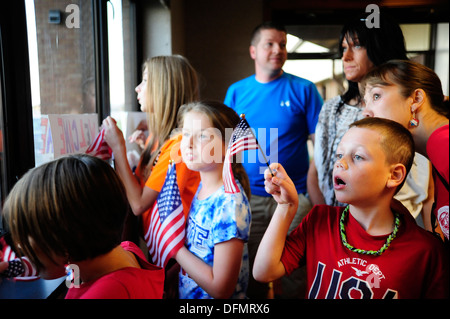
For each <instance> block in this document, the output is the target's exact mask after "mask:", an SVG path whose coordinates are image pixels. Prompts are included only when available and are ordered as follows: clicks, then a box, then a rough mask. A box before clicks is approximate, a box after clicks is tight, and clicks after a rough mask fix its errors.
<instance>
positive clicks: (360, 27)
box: [339, 13, 407, 107]
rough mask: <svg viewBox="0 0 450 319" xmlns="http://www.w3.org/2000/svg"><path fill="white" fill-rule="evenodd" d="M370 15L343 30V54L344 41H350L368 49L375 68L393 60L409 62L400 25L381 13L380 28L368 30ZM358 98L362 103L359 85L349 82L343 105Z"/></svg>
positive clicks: (340, 42)
mask: <svg viewBox="0 0 450 319" xmlns="http://www.w3.org/2000/svg"><path fill="white" fill-rule="evenodd" d="M368 15H369V14H368V13H364V14H362V15H361V16H359V17H357V18H355V19H353V20H351V21H349V22H348V23H347V24H346V25H344V27H343V28H342V31H341V34H340V37H339V51H340V53H341V56H342V54H343V48H342V41H343V40H344V38H345V39H346V40H347V42H350V39H351V40H352V42H354V43H358V44H359V45H360V46H362V47H364V48H366V50H367V56H368V57H369V59H370V61H372V63H373V64H374V65H375V66H378V65H380V64H382V63H384V62H387V61H389V60H392V59H399V60H407V57H406V47H405V39H404V37H403V33H402V30H401V29H400V26H399V25H398V23H396V22H395V21H394V20H392V19H391V18H390V17H389V16H387V15H386V14H384V13H380V15H379V17H380V24H379V27H375V26H374V27H372V28H368V27H367V25H366V19H367V17H368ZM354 98H356V99H357V100H358V104H359V103H360V102H361V97H360V94H359V89H358V83H357V82H353V81H348V90H347V91H346V92H345V93H344V94H343V95H342V98H341V104H340V105H339V107H340V106H342V105H343V104H345V103H348V102H349V101H350V100H352V99H354Z"/></svg>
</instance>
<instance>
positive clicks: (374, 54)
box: [308, 13, 430, 216]
mask: <svg viewBox="0 0 450 319" xmlns="http://www.w3.org/2000/svg"><path fill="white" fill-rule="evenodd" d="M367 15H368V14H367V13H366V14H364V15H363V16H361V17H358V18H356V19H354V20H352V21H350V22H349V23H348V24H346V25H345V26H344V27H343V29H342V31H341V35H340V38H339V40H340V44H339V48H340V52H341V54H342V63H343V68H344V74H345V77H346V79H347V81H348V90H347V91H346V92H345V93H344V94H343V95H340V96H336V97H334V98H331V99H330V100H328V101H326V102H325V103H324V105H323V107H322V110H321V112H320V115H319V121H318V123H317V127H316V141H315V143H314V160H313V161H312V163H311V166H310V170H309V172H308V194H309V196H310V199H311V202H312V203H313V205H314V204H327V205H332V206H342V205H343V204H341V203H339V201H337V200H336V197H335V194H334V187H333V186H334V185H333V177H332V171H333V165H334V162H335V154H336V148H337V146H338V144H339V142H340V140H341V138H342V136H343V135H344V133H345V132H346V131H347V130H348V127H349V125H350V124H351V123H353V122H355V121H356V120H359V119H361V118H362V117H363V115H362V108H363V106H364V105H363V100H362V98H361V96H360V92H359V89H358V84H359V82H360V81H361V80H362V79H363V78H364V76H365V75H366V74H367V73H368V72H369V71H370V70H372V69H373V68H374V67H375V66H377V65H380V64H382V63H383V62H386V61H388V60H391V59H407V57H406V48H405V41H404V38H403V33H402V31H401V29H400V26H399V25H398V24H397V23H396V22H394V21H392V20H391V19H390V18H389V17H387V16H386V15H384V14H383V13H381V14H380V27H379V28H375V27H374V28H368V27H367V26H366V21H365V20H366V19H365V18H366V17H367ZM415 163H416V164H417V165H414V166H413V168H412V174H409V176H408V179H407V183H406V184H405V188H404V189H403V190H402V191H400V193H399V194H397V196H396V198H397V199H399V200H401V201H402V203H403V204H404V205H405V206H406V207H407V208H408V209H409V210H410V212H411V213H412V214H413V215H414V216H417V215H418V214H419V213H420V212H421V211H422V207H423V205H424V203H423V201H424V200H426V199H427V198H428V185H429V176H430V167H429V164H428V163H427V161H426V159H425V158H423V157H421V158H418V156H416V160H415ZM422 167H423V171H424V172H420V174H416V171H417V169H422ZM413 177H414V178H413ZM412 184H416V185H412ZM408 185H410V186H411V187H409V186H408ZM417 186H418V187H417ZM413 189H414V190H415V189H419V190H420V189H422V191H421V193H420V194H418V193H417V192H415V191H413Z"/></svg>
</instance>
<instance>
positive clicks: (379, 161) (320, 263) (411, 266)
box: [253, 118, 449, 299]
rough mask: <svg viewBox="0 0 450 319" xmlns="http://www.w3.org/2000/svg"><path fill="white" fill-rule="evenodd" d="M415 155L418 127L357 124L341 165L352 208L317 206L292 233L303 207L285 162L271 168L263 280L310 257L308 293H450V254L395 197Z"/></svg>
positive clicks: (338, 173) (337, 177)
mask: <svg viewBox="0 0 450 319" xmlns="http://www.w3.org/2000/svg"><path fill="white" fill-rule="evenodd" d="M413 157H414V142H413V140H412V137H411V134H410V133H409V132H408V131H407V130H406V129H405V128H403V127H402V126H401V125H400V124H398V123H395V122H393V121H390V120H386V119H380V118H366V119H363V120H360V121H357V122H355V123H353V124H352V125H351V126H350V129H349V131H348V132H347V133H346V134H345V135H344V137H343V138H342V140H341V142H340V144H339V147H338V149H337V154H336V164H335V167H334V170H333V179H334V183H335V193H336V198H337V199H338V200H339V201H340V202H345V203H348V204H349V205H348V206H347V207H345V208H340V207H331V206H326V205H317V206H315V207H314V208H313V209H312V210H311V212H310V213H309V214H308V216H306V217H305V219H304V220H303V221H302V223H301V224H300V225H299V226H298V227H297V228H296V229H295V230H294V231H293V232H292V233H291V234H289V236H287V237H286V235H287V232H288V228H289V225H290V223H291V221H292V218H293V217H294V213H295V211H296V207H297V196H296V192H295V187H294V185H293V183H292V181H291V180H290V178H289V176H287V174H286V172H285V170H284V168H283V167H282V166H281V165H279V164H272V165H271V168H272V170H273V169H276V170H277V174H276V176H275V177H272V176H271V175H270V174H266V181H265V185H266V191H267V192H268V193H270V194H272V195H273V197H274V198H275V200H276V201H277V202H278V206H277V209H276V211H275V214H274V216H273V217H272V221H271V222H270V225H269V227H268V228H267V231H266V233H265V235H264V238H263V240H262V241H261V244H260V246H259V249H258V253H257V256H256V259H255V264H254V267H253V275H254V277H255V279H256V280H259V281H263V282H269V281H272V280H275V279H277V278H279V277H281V276H283V275H285V274H289V273H291V272H292V271H293V270H294V269H295V268H297V267H300V266H302V265H304V264H306V268H307V287H308V289H307V297H308V298H327V299H329V298H330V299H334V298H338V299H348V298H362V299H365V298H368V299H369V298H370V299H372V298H373V299H381V298H385V299H393V298H402V299H404V298H448V295H449V290H448V289H449V287H448V279H449V273H448V269H449V266H448V255H447V254H446V253H445V252H444V248H443V245H442V243H441V242H440V241H439V240H438V239H436V238H435V237H434V236H433V235H431V234H430V233H428V232H426V231H425V230H423V229H421V228H420V227H418V226H417V225H416V224H415V221H414V220H413V218H412V217H411V215H410V214H409V212H408V211H407V210H406V208H405V207H404V206H403V205H402V204H400V203H399V202H396V201H393V196H394V195H395V193H396V192H397V190H398V189H400V188H401V186H402V185H403V183H404V180H405V177H406V175H407V174H408V171H409V169H410V167H411V164H412V161H413Z"/></svg>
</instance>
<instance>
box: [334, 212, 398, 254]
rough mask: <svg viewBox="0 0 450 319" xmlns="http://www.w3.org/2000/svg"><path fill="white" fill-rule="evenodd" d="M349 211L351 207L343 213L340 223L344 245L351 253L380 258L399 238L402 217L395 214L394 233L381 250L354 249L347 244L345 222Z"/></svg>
mask: <svg viewBox="0 0 450 319" xmlns="http://www.w3.org/2000/svg"><path fill="white" fill-rule="evenodd" d="M348 210H349V206H347V207H345V209H344V211H343V212H342V216H341V219H340V222H339V226H340V231H341V240H342V244H343V245H344V246H345V247H346V248H347V249H349V250H351V251H353V252H355V253H358V254H364V255H376V256H380V255H381V254H382V253H384V252H385V251H386V250H387V249H388V247H389V245H390V244H391V242H392V241H393V240H394V238H395V237H396V236H397V232H398V229H399V226H400V216H399V214H398V213H397V212H395V213H394V215H395V222H394V231H393V232H392V233H391V234H390V235H389V237H388V238H387V239H386V242H385V243H384V245H383V246H382V247H381V248H380V250H377V251H375V250H363V249H359V248H355V247H353V246H352V245H350V244H349V243H348V242H347V235H346V233H345V225H344V220H345V218H346V217H347V214H348Z"/></svg>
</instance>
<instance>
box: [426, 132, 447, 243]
mask: <svg viewBox="0 0 450 319" xmlns="http://www.w3.org/2000/svg"><path fill="white" fill-rule="evenodd" d="M427 155H428V158H429V160H430V161H431V163H432V164H433V166H434V168H435V169H436V170H437V171H438V172H439V174H440V175H441V176H442V177H443V178H444V179H445V180H446V182H447V184H448V182H449V168H448V167H449V126H448V124H447V125H444V126H442V127H440V128H438V129H437V130H435V131H434V132H433V133H432V134H431V135H430V137H429V138H428V142H427ZM433 180H434V202H435V208H434V210H433V213H434V215H435V216H436V219H437V220H438V221H439V226H440V227H441V230H442V232H443V233H444V235H445V237H446V238H447V239H448V238H449V237H448V236H449V235H448V219H449V218H448V214H449V209H448V205H449V196H448V189H447V188H446V187H445V185H444V184H443V183H442V181H441V179H440V178H439V177H438V175H437V174H436V172H435V171H434V170H433Z"/></svg>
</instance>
